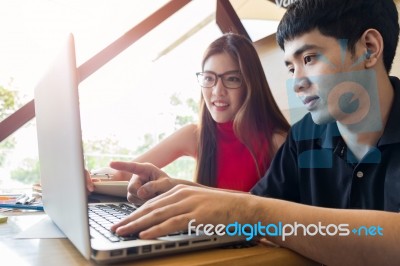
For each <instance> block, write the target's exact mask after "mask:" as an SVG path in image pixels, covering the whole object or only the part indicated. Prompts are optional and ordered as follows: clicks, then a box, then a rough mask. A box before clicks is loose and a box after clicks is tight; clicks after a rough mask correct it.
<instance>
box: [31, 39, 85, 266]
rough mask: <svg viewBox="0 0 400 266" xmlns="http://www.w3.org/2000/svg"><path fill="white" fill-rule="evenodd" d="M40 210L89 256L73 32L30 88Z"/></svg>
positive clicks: (83, 253)
mask: <svg viewBox="0 0 400 266" xmlns="http://www.w3.org/2000/svg"><path fill="white" fill-rule="evenodd" d="M34 97H35V98H34V101H35V113H36V124H37V137H38V148H39V160H40V172H41V185H42V189H43V205H44V210H45V212H46V213H47V214H48V215H49V216H50V218H51V219H52V220H53V222H54V223H55V224H56V225H57V226H58V227H59V228H60V229H61V230H62V231H63V232H64V234H65V235H66V236H67V237H68V238H69V239H70V241H71V242H72V243H73V244H74V245H75V246H76V247H77V248H78V249H79V251H80V252H81V253H82V255H83V256H84V257H85V258H87V259H89V257H90V242H89V229H88V226H87V225H88V214H87V197H86V190H85V175H84V163H83V148H82V132H81V124H80V114H79V97H78V75H77V69H76V59H75V45H74V38H73V35H72V34H70V35H69V36H68V38H67V41H66V43H65V45H64V47H63V49H62V50H61V52H60V54H59V56H58V57H57V58H56V60H55V61H54V63H53V64H52V65H51V67H50V69H49V70H48V72H47V73H46V74H45V75H44V76H43V78H42V79H41V80H40V82H39V83H38V85H37V86H36V88H35V96H34Z"/></svg>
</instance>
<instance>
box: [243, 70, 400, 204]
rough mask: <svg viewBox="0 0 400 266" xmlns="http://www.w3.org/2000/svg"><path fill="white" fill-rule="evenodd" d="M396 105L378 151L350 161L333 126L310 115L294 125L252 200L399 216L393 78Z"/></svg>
mask: <svg viewBox="0 0 400 266" xmlns="http://www.w3.org/2000/svg"><path fill="white" fill-rule="evenodd" d="M391 82H392V85H393V87H394V91H395V93H394V95H395V96H394V97H395V99H394V102H393V107H392V109H391V112H390V115H389V118H388V121H387V124H386V127H385V130H384V133H383V135H382V137H381V139H380V140H379V142H378V144H377V146H376V149H374V150H372V151H370V152H369V153H368V154H367V155H366V156H365V157H364V158H363V159H362V161H361V162H357V160H355V159H354V155H352V153H351V151H350V150H349V149H348V148H347V146H346V143H345V142H344V141H343V139H342V137H341V136H340V133H339V131H338V128H337V125H336V123H330V124H327V125H317V124H315V123H314V122H313V120H312V118H311V115H310V114H307V115H306V116H305V117H304V118H303V119H302V120H300V121H299V122H298V123H296V124H295V125H293V127H292V129H291V131H290V133H289V136H288V138H287V140H286V142H285V143H284V144H283V145H282V147H281V148H280V149H279V151H278V152H277V154H276V156H275V158H274V160H273V161H272V163H271V166H270V168H269V170H268V172H267V173H266V175H265V176H264V177H263V178H262V179H261V180H260V181H259V182H258V183H257V184H256V185H255V186H254V187H253V189H252V190H251V193H252V194H255V195H260V196H266V197H272V198H279V199H284V200H289V201H294V202H298V203H303V204H309V205H314V206H322V207H330V208H352V209H374V210H386V211H393V212H399V211H400V80H399V79H397V78H394V77H391Z"/></svg>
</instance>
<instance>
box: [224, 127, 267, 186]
mask: <svg viewBox="0 0 400 266" xmlns="http://www.w3.org/2000/svg"><path fill="white" fill-rule="evenodd" d="M262 139H264V140H262ZM252 141H256V143H257V146H256V147H259V149H258V150H257V151H256V154H255V157H256V161H257V162H255V161H254V158H253V156H252V155H251V153H250V151H249V150H248V149H247V147H246V146H245V145H244V144H243V143H242V142H240V140H239V139H238V138H237V137H236V136H235V133H234V131H233V122H228V123H218V124H217V187H218V188H224V189H232V190H240V191H244V192H249V191H250V189H251V188H252V187H253V186H254V185H255V184H256V183H257V181H258V180H260V178H261V177H262V176H263V175H264V174H265V172H266V170H267V169H268V167H269V164H270V161H267V158H268V153H269V151H268V145H267V144H268V142H267V140H266V139H265V138H260V139H257V140H252ZM256 163H257V165H258V170H257V166H256Z"/></svg>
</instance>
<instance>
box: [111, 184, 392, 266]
mask: <svg viewBox="0 0 400 266" xmlns="http://www.w3.org/2000/svg"><path fill="white" fill-rule="evenodd" d="M193 219H195V222H194V223H193V224H194V225H197V224H213V225H216V224H225V225H228V224H230V223H234V222H238V223H240V224H257V223H258V222H260V223H261V225H264V226H266V225H268V224H274V225H278V224H279V223H281V224H282V228H285V231H282V233H284V232H285V233H286V234H288V233H289V232H290V231H289V230H290V228H289V227H288V226H285V225H292V226H294V225H295V223H297V225H299V224H302V225H304V226H305V227H307V226H309V225H316V226H319V227H321V228H322V229H321V232H322V233H325V234H326V232H327V231H326V230H328V231H329V233H330V234H332V236H330V235H325V236H323V234H320V233H319V232H318V234H316V235H314V236H307V235H306V236H304V235H303V231H301V230H302V229H298V234H297V236H289V235H285V240H284V241H283V235H280V236H274V237H270V236H267V239H269V240H270V241H272V242H274V243H277V244H279V245H281V246H284V247H287V248H289V249H292V250H294V251H296V252H298V253H300V254H302V255H304V256H306V257H308V258H311V259H313V260H315V261H318V262H321V263H324V264H328V265H384V264H391V265H393V263H396V262H398V261H400V252H398V245H399V239H400V227H399V226H398V224H399V223H400V216H399V215H398V214H396V213H389V212H382V211H367V210H339V209H328V208H320V207H312V206H307V205H301V204H297V203H292V202H288V201H283V200H277V199H271V198H263V197H259V196H254V195H249V194H248V193H231V192H227V191H219V190H216V189H207V188H201V187H193V186H185V185H178V186H175V187H174V188H173V189H171V190H169V191H167V192H166V193H164V194H161V195H159V196H158V197H156V198H154V199H151V200H149V201H148V202H147V203H145V204H144V205H143V206H142V207H140V208H139V209H138V210H137V211H136V212H134V213H133V214H131V215H130V216H129V217H128V218H127V219H125V220H123V221H121V222H120V223H118V224H116V225H114V226H113V227H112V230H114V231H116V232H117V233H118V234H120V235H125V234H129V233H133V232H140V237H141V238H143V239H152V238H156V237H159V236H163V235H166V234H168V233H170V232H175V231H178V230H187V229H188V224H189V222H190V221H191V220H193ZM341 224H344V225H346V226H343V225H341ZM324 226H325V227H326V228H324ZM335 226H336V227H335ZM339 226H340V228H341V229H340V230H339V229H337V230H336V229H335V228H339ZM362 226H364V227H365V228H375V229H369V230H370V231H368V232H369V234H375V236H371V235H370V236H365V232H366V231H362V230H361V231H360V232H361V236H358V235H357V234H354V233H353V232H352V230H353V229H354V228H356V229H359V228H361V227H362ZM373 226H375V227H373ZM328 227H329V229H327V228H328ZM346 228H347V229H348V231H346V230H342V229H346ZM379 228H380V229H379ZM270 230H271V228H270ZM309 231H310V233H311V234H314V233H315V232H316V230H315V226H311V227H310V229H309ZM339 233H343V234H345V235H343V236H341V235H339Z"/></svg>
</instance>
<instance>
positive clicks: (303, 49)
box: [285, 44, 320, 66]
mask: <svg viewBox="0 0 400 266" xmlns="http://www.w3.org/2000/svg"><path fill="white" fill-rule="evenodd" d="M312 49H320V47H319V46H318V45H315V44H305V45H303V46H301V47H300V48H298V49H297V50H296V51H295V52H294V53H293V57H294V58H296V57H298V56H299V55H301V54H303V53H304V52H306V51H308V50H312ZM290 64H291V62H289V61H286V60H285V65H286V66H288V65H290Z"/></svg>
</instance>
